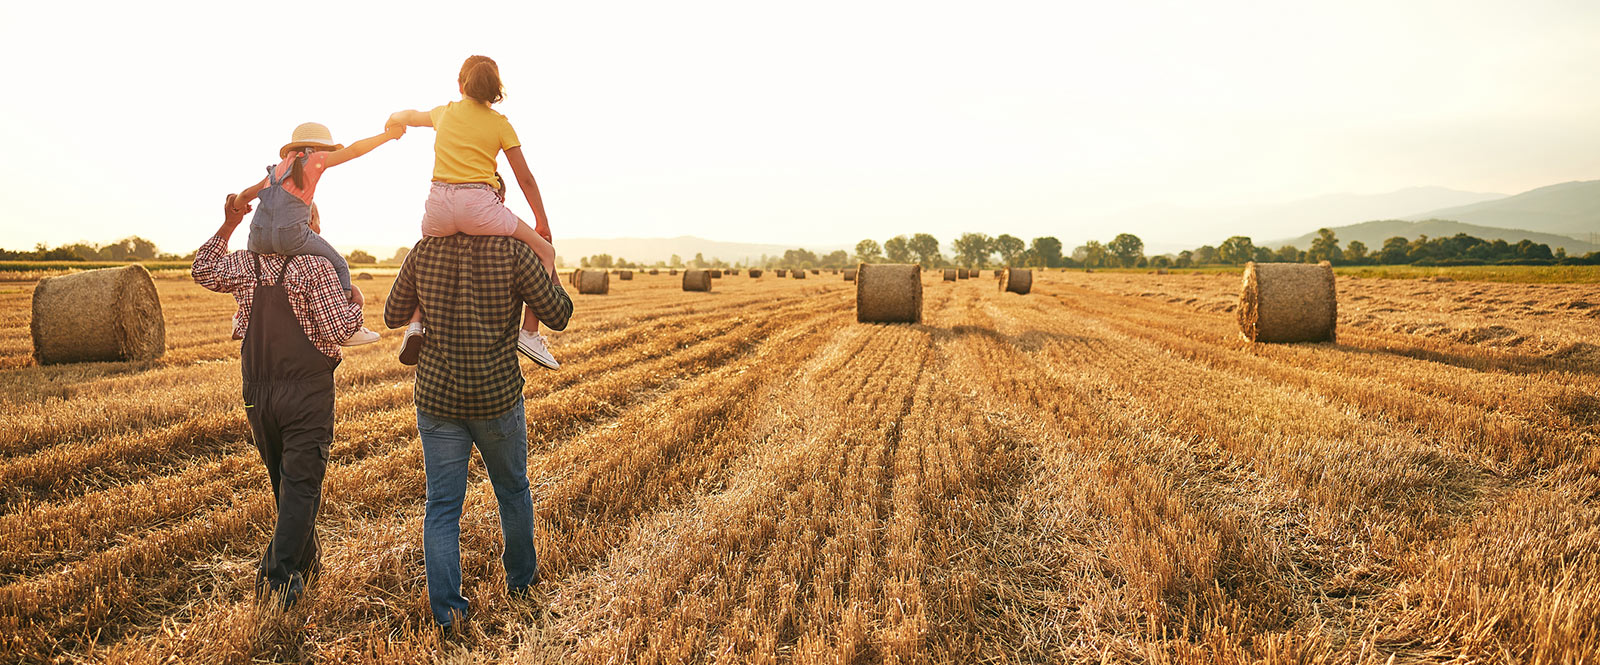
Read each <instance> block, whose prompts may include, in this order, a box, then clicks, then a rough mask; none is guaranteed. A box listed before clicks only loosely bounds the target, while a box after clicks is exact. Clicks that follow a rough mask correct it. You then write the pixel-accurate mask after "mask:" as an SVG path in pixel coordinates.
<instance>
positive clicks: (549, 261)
mask: <svg viewBox="0 0 1600 665" xmlns="http://www.w3.org/2000/svg"><path fill="white" fill-rule="evenodd" d="M511 237H513V238H516V239H517V240H521V241H522V242H523V244H525V245H527V246H529V247H531V248H533V253H534V255H535V256H538V257H539V263H541V264H543V265H544V269H545V270H547V271H549V272H550V279H551V281H557V282H559V281H560V277H558V276H557V275H556V248H555V245H552V244H550V241H548V240H545V239H544V237H543V236H541V235H539V233H538V232H536V231H534V230H533V227H531V226H528V223H527V222H524V221H521V220H518V221H517V230H516V232H515V233H513V234H511ZM522 329H523V330H526V331H528V332H539V317H538V316H536V315H534V313H533V309H532V308H529V309H527V310H526V311H524V312H523V314H522Z"/></svg>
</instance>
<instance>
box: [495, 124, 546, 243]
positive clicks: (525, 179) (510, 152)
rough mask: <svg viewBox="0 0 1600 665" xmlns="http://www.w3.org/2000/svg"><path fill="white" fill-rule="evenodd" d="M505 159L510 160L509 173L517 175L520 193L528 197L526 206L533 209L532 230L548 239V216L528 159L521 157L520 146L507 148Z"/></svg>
mask: <svg viewBox="0 0 1600 665" xmlns="http://www.w3.org/2000/svg"><path fill="white" fill-rule="evenodd" d="M506 161H508V162H511V173H512V174H514V175H516V176H517V184H518V185H520V186H521V187H522V195H523V196H524V197H526V198H527V199H528V207H529V208H532V209H533V221H534V226H533V230H535V231H538V232H539V235H540V236H543V237H544V239H545V240H550V217H549V216H548V215H546V214H545V212H544V198H542V197H540V196H539V183H537V182H535V181H534V179H533V172H532V171H529V170H528V160H526V159H524V158H523V157H522V146H517V147H515V148H510V149H507V150H506Z"/></svg>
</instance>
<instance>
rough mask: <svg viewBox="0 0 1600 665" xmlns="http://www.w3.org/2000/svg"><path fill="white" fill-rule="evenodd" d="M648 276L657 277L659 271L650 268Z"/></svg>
mask: <svg viewBox="0 0 1600 665" xmlns="http://www.w3.org/2000/svg"><path fill="white" fill-rule="evenodd" d="M650 274H651V276H655V275H659V274H661V271H660V270H657V269H655V268H651V269H650Z"/></svg>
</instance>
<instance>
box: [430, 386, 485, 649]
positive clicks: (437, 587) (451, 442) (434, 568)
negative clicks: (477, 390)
mask: <svg viewBox="0 0 1600 665" xmlns="http://www.w3.org/2000/svg"><path fill="white" fill-rule="evenodd" d="M417 434H418V435H419V438H421V439H422V463H423V467H424V469H425V471H426V473H427V476H428V507H427V510H426V511H425V512H424V514H423V518H422V553H423V560H424V561H425V562H426V563H427V568H428V604H429V605H430V606H432V608H433V619H434V621H437V622H439V623H440V624H441V625H447V626H448V625H450V624H452V623H454V622H455V620H456V615H459V616H462V617H465V616H466V615H467V612H468V611H469V610H470V609H471V605H470V603H468V602H467V599H466V598H464V597H462V595H461V502H462V499H463V498H464V497H465V496H466V493H467V462H469V461H471V459H472V434H471V433H470V432H469V431H468V430H467V428H466V427H465V426H463V425H462V424H461V421H458V420H455V419H451V418H435V417H433V416H430V415H428V414H426V413H423V412H422V411H420V410H419V411H417Z"/></svg>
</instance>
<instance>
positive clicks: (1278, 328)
mask: <svg viewBox="0 0 1600 665" xmlns="http://www.w3.org/2000/svg"><path fill="white" fill-rule="evenodd" d="M1338 319H1339V303H1338V295H1337V294H1336V292H1335V291H1334V286H1333V265H1332V264H1329V263H1328V262H1327V261H1323V262H1322V263H1319V264H1317V265H1309V264H1304V263H1261V264H1257V263H1255V262H1251V263H1247V264H1245V266H1244V284H1243V287H1242V289H1241V291H1240V293H1239V331H1240V332H1241V333H1243V334H1244V337H1245V339H1248V340H1250V341H1252V342H1332V341H1334V332H1335V328H1336V327H1337V325H1338Z"/></svg>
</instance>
